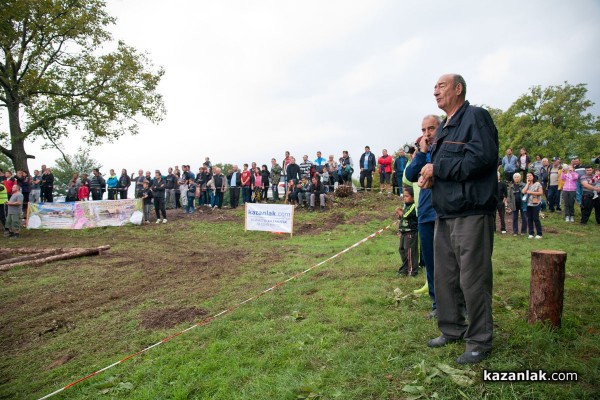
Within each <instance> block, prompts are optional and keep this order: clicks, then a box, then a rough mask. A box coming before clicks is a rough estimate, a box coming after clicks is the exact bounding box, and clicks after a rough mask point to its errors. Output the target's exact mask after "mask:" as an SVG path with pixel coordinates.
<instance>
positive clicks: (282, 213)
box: [245, 203, 294, 234]
mask: <svg viewBox="0 0 600 400" xmlns="http://www.w3.org/2000/svg"><path fill="white" fill-rule="evenodd" d="M245 230H247V231H248V230H250V231H267V232H283V233H289V234H292V233H293V230H294V206H291V205H284V204H253V203H246V226H245Z"/></svg>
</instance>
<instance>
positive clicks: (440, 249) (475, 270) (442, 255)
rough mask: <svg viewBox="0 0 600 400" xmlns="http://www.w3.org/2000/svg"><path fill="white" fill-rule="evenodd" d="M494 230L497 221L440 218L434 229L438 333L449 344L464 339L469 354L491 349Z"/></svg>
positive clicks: (489, 217) (476, 217) (475, 217)
mask: <svg viewBox="0 0 600 400" xmlns="http://www.w3.org/2000/svg"><path fill="white" fill-rule="evenodd" d="M494 230H495V221H494V216H493V215H472V216H467V217H459V218H443V219H440V218H438V220H437V221H436V224H435V237H434V243H435V250H434V257H435V262H434V264H435V272H434V282H435V299H436V302H437V310H438V327H439V329H440V331H441V332H442V334H443V335H444V336H446V337H448V338H450V339H460V338H463V339H464V340H465V342H466V351H478V352H484V351H488V350H490V349H491V348H492V331H493V323H492V249H493V246H494ZM465 307H466V312H467V313H468V316H469V317H468V318H469V323H468V324H467V322H466V320H465V317H466V315H465Z"/></svg>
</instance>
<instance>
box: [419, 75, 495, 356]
mask: <svg viewBox="0 0 600 400" xmlns="http://www.w3.org/2000/svg"><path fill="white" fill-rule="evenodd" d="M466 90H467V84H466V82H465V80H464V79H463V77H462V76H460V75H455V74H448V75H443V76H442V77H440V79H439V80H438V82H437V83H436V85H435V88H434V92H433V94H434V96H435V99H436V102H437V104H438V107H439V108H441V109H442V110H444V112H445V113H446V119H445V120H444V121H443V124H442V125H440V127H439V128H438V130H437V132H436V135H435V139H434V143H433V146H432V150H431V163H430V164H427V165H425V166H424V167H423V169H422V170H421V179H420V182H421V186H422V187H426V188H427V187H431V194H432V201H433V208H434V209H435V211H436V213H437V220H436V226H435V245H434V246H435V249H434V257H435V296H436V301H437V309H438V328H439V329H440V331H441V333H442V334H441V336H439V337H437V338H435V339H432V340H430V341H429V342H428V346H429V347H441V346H445V345H447V344H449V343H451V342H455V341H459V340H464V341H465V342H466V349H465V352H464V353H463V354H462V355H461V356H460V357H458V358H457V360H456V361H457V362H458V363H459V364H467V363H478V362H480V361H482V360H484V359H485V358H486V357H487V356H488V355H489V353H490V351H491V349H492V331H493V320H492V249H493V244H494V228H495V221H494V211H495V210H496V206H497V204H498V188H497V174H496V169H497V166H498V131H497V129H496V127H495V125H494V122H493V121H492V118H491V116H490V114H489V113H488V112H487V111H486V110H484V109H483V108H479V107H473V106H471V105H470V104H469V102H468V101H465V96H466ZM465 306H466V311H467V312H468V316H469V322H468V323H467V321H466V315H465V313H464V309H465Z"/></svg>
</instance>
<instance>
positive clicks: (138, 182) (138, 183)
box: [131, 169, 150, 199]
mask: <svg viewBox="0 0 600 400" xmlns="http://www.w3.org/2000/svg"><path fill="white" fill-rule="evenodd" d="M145 180H146V178H144V171H143V170H141V169H140V170H138V176H137V177H135V178H134V177H133V172H132V173H131V181H132V182H134V183H135V198H136V199H141V198H142V196H143V194H142V191H143V190H144V181H145ZM148 184H150V182H148Z"/></svg>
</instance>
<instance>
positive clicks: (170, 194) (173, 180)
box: [165, 167, 179, 210]
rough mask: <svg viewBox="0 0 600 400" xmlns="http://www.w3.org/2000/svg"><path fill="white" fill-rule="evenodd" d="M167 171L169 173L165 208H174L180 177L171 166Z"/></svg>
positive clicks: (166, 179) (166, 182) (166, 181)
mask: <svg viewBox="0 0 600 400" xmlns="http://www.w3.org/2000/svg"><path fill="white" fill-rule="evenodd" d="M167 171H168V174H167V176H166V177H165V208H166V209H167V210H172V209H174V208H175V205H176V202H175V188H177V185H178V183H177V181H178V180H179V178H178V177H177V175H175V174H174V173H173V168H171V167H169V169H168V170H167Z"/></svg>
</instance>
